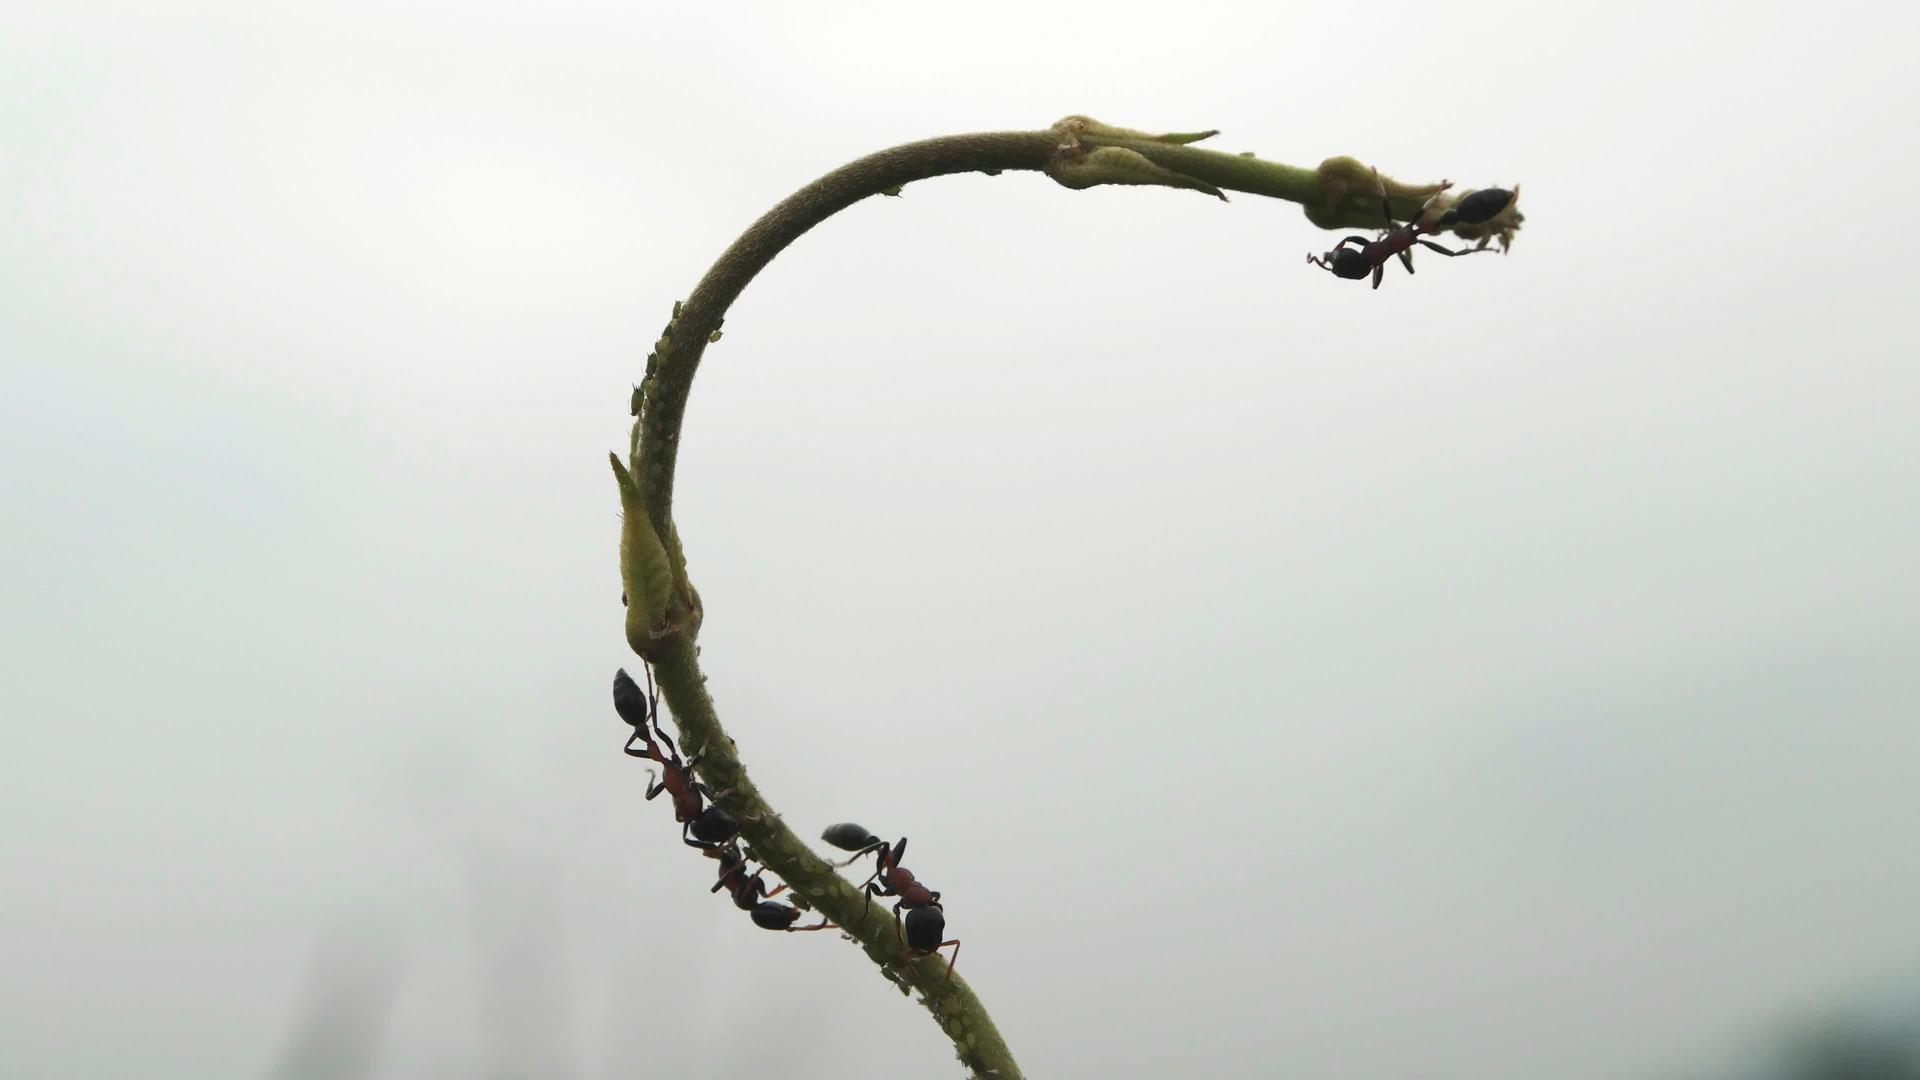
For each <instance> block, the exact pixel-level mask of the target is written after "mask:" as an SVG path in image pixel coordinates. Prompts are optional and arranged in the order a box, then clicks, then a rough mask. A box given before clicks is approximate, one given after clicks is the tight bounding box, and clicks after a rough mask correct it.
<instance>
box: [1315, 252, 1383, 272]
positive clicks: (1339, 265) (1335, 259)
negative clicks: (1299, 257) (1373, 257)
mask: <svg viewBox="0 0 1920 1080" xmlns="http://www.w3.org/2000/svg"><path fill="white" fill-rule="evenodd" d="M1326 259H1327V261H1326V262H1324V263H1322V264H1321V265H1322V266H1325V267H1326V268H1327V269H1329V270H1331V271H1333V276H1334V277H1341V278H1348V279H1353V280H1357V279H1359V278H1363V277H1366V276H1367V275H1368V274H1371V273H1373V264H1372V263H1370V262H1368V261H1367V257H1366V256H1365V255H1362V254H1361V253H1360V250H1359V249H1358V248H1350V247H1343V248H1335V249H1334V250H1332V251H1329V252H1327V255H1326Z"/></svg>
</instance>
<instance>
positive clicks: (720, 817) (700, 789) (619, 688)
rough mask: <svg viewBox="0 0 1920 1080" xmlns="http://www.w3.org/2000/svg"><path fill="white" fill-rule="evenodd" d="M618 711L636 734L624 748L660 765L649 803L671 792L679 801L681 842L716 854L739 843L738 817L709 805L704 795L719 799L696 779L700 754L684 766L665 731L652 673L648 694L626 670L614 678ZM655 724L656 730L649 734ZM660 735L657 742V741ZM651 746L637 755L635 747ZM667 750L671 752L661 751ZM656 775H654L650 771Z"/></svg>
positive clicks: (677, 813)
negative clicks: (694, 774) (663, 793)
mask: <svg viewBox="0 0 1920 1080" xmlns="http://www.w3.org/2000/svg"><path fill="white" fill-rule="evenodd" d="M613 708H614V711H615V712H618V713H619V714H620V719H622V720H625V721H626V722H627V724H628V726H630V727H632V728H633V735H632V736H631V737H629V738H628V739H627V745H626V746H625V747H624V748H623V749H625V751H626V752H627V754H628V755H629V756H631V757H637V758H647V759H649V760H651V761H655V762H658V763H659V765H660V779H658V780H655V781H653V782H652V783H651V784H649V785H648V786H647V799H648V801H649V802H651V801H652V800H653V798H654V796H656V795H658V794H660V793H661V792H663V791H664V792H666V793H667V794H668V795H669V796H671V797H672V798H673V820H675V821H677V822H679V823H680V825H681V829H680V839H681V841H682V842H683V843H685V844H686V845H687V846H688V847H697V848H702V849H705V850H707V851H712V850H714V849H715V848H720V847H723V846H725V845H727V844H730V843H732V842H733V838H734V837H735V836H738V835H739V833H740V826H739V825H738V824H737V823H736V822H735V821H734V820H733V815H731V814H729V813H727V812H726V811H725V810H722V809H720V808H719V807H718V806H706V805H704V803H703V802H702V796H704V797H705V798H708V799H711V798H713V792H712V791H710V790H708V788H707V785H705V784H703V783H701V782H700V781H698V780H696V779H694V776H693V769H694V766H696V765H698V764H700V756H699V755H698V754H696V755H694V757H693V760H691V761H685V762H683V761H681V760H680V751H678V750H676V749H674V746H673V740H672V739H669V738H667V733H666V732H665V731H662V730H660V698H659V696H658V694H656V693H655V691H654V689H653V672H652V670H651V669H649V670H648V671H647V692H646V693H645V694H642V693H641V692H640V687H639V685H638V684H637V683H635V682H634V681H633V677H632V676H631V675H628V674H627V672H626V669H625V668H622V669H620V670H619V671H617V672H615V673H614V676H613ZM649 721H651V722H652V725H653V730H652V731H651V732H649V731H648V730H647V725H648V722H649ZM656 736H657V740H656ZM636 742H641V743H645V746H643V747H642V748H640V749H638V750H636V749H634V745H633V744H634V743H636ZM662 745H664V746H665V747H666V748H667V751H666V753H664V754H663V753H661V752H660V747H661V746H662ZM648 775H649V776H651V775H652V774H651V771H649V774H648Z"/></svg>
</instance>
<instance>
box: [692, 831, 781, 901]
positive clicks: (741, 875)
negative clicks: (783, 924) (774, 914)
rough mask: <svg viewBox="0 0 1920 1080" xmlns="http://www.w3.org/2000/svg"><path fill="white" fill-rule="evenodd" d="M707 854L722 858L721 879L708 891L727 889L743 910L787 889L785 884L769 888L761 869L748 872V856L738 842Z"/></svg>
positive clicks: (711, 856) (714, 857) (728, 893)
mask: <svg viewBox="0 0 1920 1080" xmlns="http://www.w3.org/2000/svg"><path fill="white" fill-rule="evenodd" d="M707 856H708V857H709V858H713V859H718V860H720V880H719V881H716V882H714V883H713V888H711V889H709V890H707V891H708V892H719V891H720V890H721V889H725V890H727V895H729V896H731V897H733V905H734V906H735V907H737V908H739V909H740V910H741V911H752V910H753V908H754V905H755V904H758V903H759V902H760V901H762V900H770V899H772V898H773V897H776V896H779V895H780V894H781V893H783V892H785V891H787V887H786V886H785V885H776V886H774V887H773V888H772V889H771V890H769V889H768V888H767V883H766V882H765V881H762V880H761V879H760V871H759V870H755V871H754V872H753V873H751V874H749V873H747V857H746V856H745V855H743V854H741V853H740V845H738V844H728V845H727V846H726V847H723V848H716V849H714V850H711V851H708V852H707ZM763 869H764V868H763Z"/></svg>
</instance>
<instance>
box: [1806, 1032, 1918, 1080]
mask: <svg viewBox="0 0 1920 1080" xmlns="http://www.w3.org/2000/svg"><path fill="white" fill-rule="evenodd" d="M1782 1056H1783V1057H1785V1058H1786V1061H1785V1063H1784V1068H1783V1069H1782V1070H1781V1071H1780V1073H1779V1076H1780V1077H1781V1080H1920V1030H1917V1029H1915V1028H1913V1027H1909V1028H1908V1029H1907V1030H1906V1031H1905V1032H1895V1031H1885V1030H1880V1029H1876V1028H1873V1027H1870V1026H1868V1025H1864V1024H1851V1023H1847V1024H1836V1025H1834V1026H1833V1027H1831V1028H1828V1029H1826V1030H1822V1031H1818V1032H1815V1033H1813V1034H1811V1035H1809V1036H1806V1037H1805V1038H1802V1039H1800V1040H1796V1041H1795V1043H1794V1044H1793V1045H1792V1046H1791V1047H1789V1048H1788V1050H1787V1051H1786V1052H1785V1054H1783V1055H1782Z"/></svg>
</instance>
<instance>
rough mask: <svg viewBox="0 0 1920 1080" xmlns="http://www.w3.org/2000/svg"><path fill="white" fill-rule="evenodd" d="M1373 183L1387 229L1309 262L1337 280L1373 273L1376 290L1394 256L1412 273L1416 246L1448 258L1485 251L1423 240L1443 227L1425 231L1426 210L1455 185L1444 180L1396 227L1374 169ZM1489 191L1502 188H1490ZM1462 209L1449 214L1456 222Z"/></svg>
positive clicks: (1384, 188)
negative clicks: (1377, 193) (1443, 245)
mask: <svg viewBox="0 0 1920 1080" xmlns="http://www.w3.org/2000/svg"><path fill="white" fill-rule="evenodd" d="M1373 183H1374V186H1375V187H1376V188H1378V189H1379V190H1380V213H1381V214H1382V215H1383V216H1385V218H1386V220H1387V227H1386V228H1385V229H1383V230H1381V232H1380V235H1379V237H1378V238H1377V239H1373V240H1368V239H1367V238H1366V237H1364V236H1343V237H1341V238H1340V242H1339V243H1337V244H1335V245H1333V250H1332V251H1329V252H1327V253H1326V254H1325V255H1308V256H1307V261H1308V262H1310V263H1312V264H1313V265H1315V266H1322V267H1325V268H1326V269H1328V270H1330V271H1332V273H1333V276H1334V277H1342V278H1349V279H1352V280H1355V281H1357V280H1359V279H1360V278H1363V277H1366V276H1367V275H1368V274H1372V275H1373V287H1374V288H1376V289H1377V288H1379V287H1380V280H1381V279H1382V278H1383V277H1385V276H1386V273H1387V260H1388V259H1391V258H1393V257H1394V256H1395V255H1398V256H1400V263H1401V265H1403V266H1405V267H1406V268H1407V273H1409V274H1411V273H1413V252H1412V251H1411V250H1409V249H1411V248H1412V247H1413V245H1415V244H1420V245H1422V246H1424V247H1429V248H1432V249H1433V250H1435V251H1437V252H1439V253H1440V254H1442V255H1446V256H1454V255H1472V254H1474V253H1475V252H1477V251H1480V250H1483V249H1481V248H1473V249H1469V250H1467V251H1454V250H1453V249H1452V248H1444V247H1441V246H1440V245H1439V244H1436V243H1434V242H1433V241H1431V240H1427V239H1424V237H1426V236H1430V235H1432V234H1434V233H1436V232H1438V231H1439V229H1440V225H1439V224H1435V225H1434V226H1433V227H1432V228H1423V227H1422V226H1421V224H1420V220H1421V218H1423V217H1425V216H1426V212H1427V208H1428V207H1430V206H1432V205H1433V199H1437V198H1439V197H1440V191H1445V190H1447V188H1449V187H1452V186H1453V185H1451V184H1448V183H1445V182H1444V181H1443V182H1442V183H1441V185H1440V191H1436V192H1434V194H1433V198H1432V199H1428V200H1427V201H1426V203H1424V204H1422V205H1421V207H1420V212H1419V213H1417V214H1415V215H1413V220H1412V221H1409V222H1407V223H1406V224H1405V225H1401V226H1399V227H1397V228H1396V227H1395V226H1394V224H1393V206H1392V204H1390V203H1388V202H1387V185H1386V183H1385V182H1384V181H1382V180H1381V179H1380V170H1379V169H1375V170H1373ZM1488 190H1499V189H1496V188H1490V189H1488ZM1474 194H1475V195H1478V194H1480V192H1475V193H1474ZM1472 198H1473V196H1472V195H1469V196H1468V197H1467V199H1463V200H1461V202H1462V204H1464V203H1466V202H1467V200H1468V199H1472ZM1460 209H1461V208H1460V207H1458V206H1456V207H1455V208H1454V210H1453V211H1450V213H1454V214H1455V217H1454V219H1453V220H1455V221H1464V220H1466V219H1465V218H1464V217H1461V216H1459V211H1460ZM1472 209H1473V210H1474V211H1476V212H1477V211H1479V210H1481V209H1483V207H1482V206H1480V205H1479V204H1476V205H1475V206H1474V207H1473V208H1472ZM1501 209H1505V203H1502V204H1501V205H1500V207H1498V208H1496V209H1494V210H1493V211H1491V212H1489V213H1488V214H1487V217H1489V218H1490V217H1492V216H1493V215H1494V214H1495V213H1498V212H1499V211H1500V210H1501ZM1442 220H1443V222H1445V223H1446V224H1451V223H1452V222H1450V221H1445V215H1444V214H1443V215H1442ZM1480 220H1482V221H1485V220H1486V218H1481V219H1480ZM1348 244H1357V245H1359V246H1358V247H1353V248H1350V247H1348V246H1347V245H1348Z"/></svg>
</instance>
